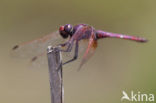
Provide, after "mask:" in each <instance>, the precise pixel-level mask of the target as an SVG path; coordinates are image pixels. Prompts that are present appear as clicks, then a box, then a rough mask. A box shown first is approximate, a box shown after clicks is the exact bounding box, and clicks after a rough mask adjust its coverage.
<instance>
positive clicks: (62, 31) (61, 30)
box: [59, 26, 69, 39]
mask: <svg viewBox="0 0 156 103" xmlns="http://www.w3.org/2000/svg"><path fill="white" fill-rule="evenodd" d="M59 32H60V35H61V36H62V37H63V38H64V39H66V38H68V36H69V34H68V33H67V32H66V31H65V28H64V26H61V27H60V29H59Z"/></svg>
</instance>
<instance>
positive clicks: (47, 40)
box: [11, 31, 65, 65]
mask: <svg viewBox="0 0 156 103" xmlns="http://www.w3.org/2000/svg"><path fill="white" fill-rule="evenodd" d="M64 41H65V40H64V39H62V38H61V36H60V34H59V32H58V31H56V32H52V33H49V34H48V35H45V36H43V37H40V38H37V39H34V40H32V41H28V42H24V43H21V44H19V45H16V46H14V47H13V48H12V51H11V56H12V57H15V58H23V59H26V60H29V61H32V62H36V63H35V65H36V64H39V65H40V64H43V62H45V61H47V60H46V59H47V58H46V50H47V47H48V46H49V45H52V46H56V45H58V44H60V43H63V42H64ZM43 58H44V60H43Z"/></svg>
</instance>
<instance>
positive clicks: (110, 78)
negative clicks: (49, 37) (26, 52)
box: [0, 0, 156, 103]
mask: <svg viewBox="0 0 156 103" xmlns="http://www.w3.org/2000/svg"><path fill="white" fill-rule="evenodd" d="M155 4H156V1H155V0H0V102H1V103H10V102H12V103H50V91H49V90H50V89H49V75H48V68H47V67H45V68H42V69H28V68H27V67H26V63H25V62H24V61H23V62H22V61H21V62H19V61H18V62H17V61H16V60H14V59H11V57H10V55H9V53H10V51H11V48H12V47H13V46H14V45H15V44H17V43H20V42H24V41H28V40H32V39H34V38H36V37H39V36H42V35H44V34H46V33H49V32H51V31H55V30H57V29H58V27H59V26H60V25H64V24H67V23H70V24H78V23H86V24H90V25H92V26H94V27H95V28H96V29H102V30H106V31H110V32H116V33H124V34H129V35H137V36H141V37H146V38H148V39H149V42H148V43H144V44H142V43H136V42H131V41H126V40H120V39H103V40H100V41H99V42H98V43H99V45H98V48H97V50H96V53H95V55H94V56H93V57H92V58H91V60H90V61H89V62H88V63H87V64H85V65H84V66H83V68H82V69H81V71H80V72H77V70H76V69H77V68H75V65H74V64H73V63H71V64H69V65H67V66H65V67H64V89H65V103H104V102H105V103H106V102H107V103H121V100H120V99H121V97H122V91H123V90H124V91H126V92H127V93H130V91H131V90H133V91H134V92H136V93H137V91H140V92H141V93H147V94H149V93H153V94H155V95H156V82H155V78H156V39H155V38H156V6H155ZM124 103H128V102H127V101H124Z"/></svg>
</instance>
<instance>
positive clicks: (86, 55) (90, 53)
mask: <svg viewBox="0 0 156 103" xmlns="http://www.w3.org/2000/svg"><path fill="white" fill-rule="evenodd" d="M96 47H97V41H96V40H95V35H94V32H92V34H91V37H90V38H89V42H88V47H87V49H86V51H85V53H84V55H83V58H82V61H81V63H80V66H79V68H78V70H80V69H81V67H82V66H83V65H84V64H85V63H86V62H87V61H88V59H89V58H90V57H91V56H93V54H94V52H95V49H96Z"/></svg>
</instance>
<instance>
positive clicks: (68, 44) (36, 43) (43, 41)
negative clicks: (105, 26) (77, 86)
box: [12, 24, 147, 68]
mask: <svg viewBox="0 0 156 103" xmlns="http://www.w3.org/2000/svg"><path fill="white" fill-rule="evenodd" d="M59 37H61V38H62V40H66V41H63V43H60V44H57V41H58V40H57V39H58V38H59ZM104 38H119V39H125V40H131V41H136V42H141V43H144V42H147V39H145V38H142V37H137V36H130V35H125V34H118V33H111V32H106V31H103V30H96V29H95V28H94V27H93V26H90V25H88V24H77V25H74V26H72V25H71V24H65V25H63V26H60V28H59V30H58V31H56V32H53V33H50V34H48V35H46V36H43V37H40V38H37V39H34V40H32V41H28V42H24V43H21V44H19V45H15V46H14V47H13V48H12V50H13V51H14V52H16V51H21V52H22V54H23V55H24V51H25V50H28V51H33V52H31V53H34V55H33V57H32V59H31V61H32V62H34V61H36V60H37V59H38V58H39V57H40V56H42V55H43V54H45V52H43V51H45V50H46V48H47V47H48V46H49V45H54V44H56V47H58V48H59V50H60V51H61V52H65V53H70V52H71V51H72V50H73V47H74V55H73V57H72V58H70V59H69V60H67V61H65V62H64V63H63V65H64V64H68V63H70V62H73V61H75V60H76V59H77V58H78V55H79V53H78V52H79V49H80V45H83V44H80V41H85V40H87V48H86V49H85V52H84V54H83V57H82V60H81V63H80V66H79V68H81V67H82V66H83V64H84V63H86V61H88V60H89V58H90V57H91V56H92V55H93V54H94V52H95V49H96V48H97V44H98V43H97V41H98V40H99V39H104ZM25 48H27V49H25ZM31 49H33V50H31Z"/></svg>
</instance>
